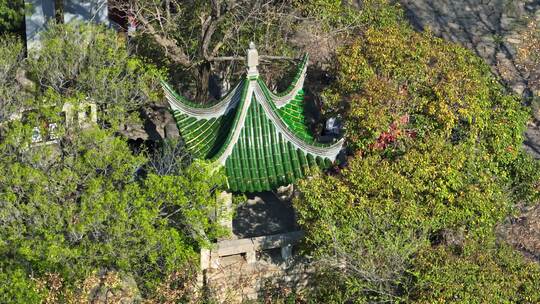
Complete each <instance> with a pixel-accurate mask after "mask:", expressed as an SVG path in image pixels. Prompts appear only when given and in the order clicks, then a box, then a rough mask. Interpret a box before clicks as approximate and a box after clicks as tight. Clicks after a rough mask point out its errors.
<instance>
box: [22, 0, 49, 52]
mask: <svg viewBox="0 0 540 304" xmlns="http://www.w3.org/2000/svg"><path fill="white" fill-rule="evenodd" d="M54 1H55V0H25V1H24V2H25V5H26V6H28V7H30V9H29V10H28V11H27V12H26V15H25V22H26V46H27V48H28V49H32V48H35V47H39V37H40V33H41V32H43V31H44V30H45V28H46V26H47V22H48V21H49V20H50V19H54V18H55V11H54Z"/></svg>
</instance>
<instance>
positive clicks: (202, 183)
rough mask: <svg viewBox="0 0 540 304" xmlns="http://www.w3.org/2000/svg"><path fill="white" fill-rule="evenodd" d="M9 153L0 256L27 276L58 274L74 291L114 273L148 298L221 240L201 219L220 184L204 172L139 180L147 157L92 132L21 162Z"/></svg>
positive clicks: (215, 174)
mask: <svg viewBox="0 0 540 304" xmlns="http://www.w3.org/2000/svg"><path fill="white" fill-rule="evenodd" d="M7 145H9V142H8V143H3V144H2V146H1V147H0V148H3V149H6V150H3V152H6V151H10V152H11V153H10V154H9V155H6V154H5V153H3V157H4V159H3V161H2V166H1V167H0V172H1V174H0V175H1V176H2V178H0V185H1V186H0V202H1V206H2V208H1V209H0V219H1V223H2V225H1V226H0V240H2V241H0V255H2V256H9V257H11V260H13V261H16V262H17V263H18V265H20V267H23V268H24V269H26V270H27V271H28V273H30V272H34V273H36V274H43V273H47V272H57V273H60V274H61V275H62V276H63V277H65V278H67V279H69V282H74V280H75V279H81V278H84V276H85V275H89V274H90V273H91V272H92V271H93V270H95V269H117V270H124V271H129V272H130V273H132V274H134V275H135V277H136V279H137V281H138V282H139V287H140V288H141V287H144V288H143V289H144V290H151V289H152V288H153V287H155V286H156V284H157V282H159V281H160V278H163V277H164V276H165V275H167V274H169V273H171V272H172V271H175V270H178V269H180V268H184V267H186V266H187V265H189V263H191V261H192V260H193V259H194V258H195V256H196V254H195V251H194V248H197V247H198V246H205V245H207V244H208V239H211V238H213V237H216V236H219V235H220V230H219V228H218V225H217V224H216V223H215V222H214V221H211V220H210V219H209V214H210V213H211V212H212V211H214V210H215V209H216V208H218V207H219V206H218V203H219V202H218V201H217V199H216V197H215V192H214V191H213V190H214V189H215V188H216V187H220V186H221V185H223V179H224V177H223V174H222V173H221V172H219V171H213V170H211V169H210V168H209V166H208V165H205V164H201V163H195V164H193V165H192V166H190V167H188V168H186V169H185V171H184V174H182V175H177V176H158V175H154V174H150V175H149V176H148V177H147V178H146V179H145V180H142V181H139V180H138V178H137V171H138V170H140V168H141V167H142V166H144V164H145V163H146V158H145V157H143V156H136V155H133V154H132V153H131V151H130V150H129V148H128V146H127V144H126V142H125V141H124V140H123V139H121V138H118V137H113V136H111V134H110V133H109V132H107V131H103V130H99V129H93V130H86V131H82V132H81V133H78V134H77V136H75V137H72V138H71V140H68V139H67V138H66V139H65V141H63V143H62V147H61V148H60V150H57V148H55V147H54V146H49V147H46V146H45V147H35V148H29V149H22V150H19V151H18V152H19V153H18V154H19V156H20V157H22V158H23V161H21V160H17V158H18V157H17V154H14V153H13V151H12V149H9V148H8V147H7ZM11 148H13V147H11ZM59 157H61V160H62V161H61V162H59V161H58V158H59Z"/></svg>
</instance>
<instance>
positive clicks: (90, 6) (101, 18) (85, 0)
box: [64, 0, 110, 25]
mask: <svg viewBox="0 0 540 304" xmlns="http://www.w3.org/2000/svg"><path fill="white" fill-rule="evenodd" d="M71 21H86V22H95V23H103V24H105V25H109V24H110V23H109V9H108V6H107V0H64V22H65V23H68V22H71Z"/></svg>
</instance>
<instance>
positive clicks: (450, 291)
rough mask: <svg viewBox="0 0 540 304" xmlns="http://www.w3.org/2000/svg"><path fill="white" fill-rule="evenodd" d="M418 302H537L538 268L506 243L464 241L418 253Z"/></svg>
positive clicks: (538, 295)
mask: <svg viewBox="0 0 540 304" xmlns="http://www.w3.org/2000/svg"><path fill="white" fill-rule="evenodd" d="M415 268H416V269H417V270H416V271H417V272H418V273H417V274H416V275H417V276H418V277H419V278H420V280H419V281H418V282H417V288H418V289H417V290H415V291H414V292H413V293H412V298H413V299H414V301H415V302H417V303H426V304H427V303H430V304H431V303H538V302H539V301H540V293H539V292H538V283H539V282H540V267H539V265H538V264H537V263H535V262H532V261H526V260H524V259H523V256H522V255H521V254H520V253H518V252H516V251H515V250H514V249H512V248H509V247H507V246H502V247H494V246H490V245H487V246H486V244H474V243H473V244H467V245H466V246H465V248H464V249H463V252H462V253H459V254H456V253H455V252H453V251H452V250H451V249H449V248H446V247H437V248H434V249H432V250H426V251H422V252H420V253H419V255H418V257H417V258H416V259H415Z"/></svg>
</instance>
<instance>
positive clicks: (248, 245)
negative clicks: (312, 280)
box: [201, 231, 304, 270]
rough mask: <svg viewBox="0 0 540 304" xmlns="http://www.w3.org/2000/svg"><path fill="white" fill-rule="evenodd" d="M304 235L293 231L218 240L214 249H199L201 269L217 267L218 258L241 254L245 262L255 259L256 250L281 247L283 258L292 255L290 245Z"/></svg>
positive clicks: (251, 261) (253, 261) (286, 258)
mask: <svg viewBox="0 0 540 304" xmlns="http://www.w3.org/2000/svg"><path fill="white" fill-rule="evenodd" d="M303 237H304V232H303V231H293V232H287V233H280V234H274V235H266V236H259V237H252V238H245V239H237V240H224V241H219V242H218V243H217V244H216V246H215V248H214V249H202V250H201V269H202V270H205V269H208V268H219V258H220V257H224V256H230V255H237V254H242V255H244V256H245V259H246V262H247V263H255V262H256V261H257V251H261V250H268V249H275V248H281V256H282V258H283V259H284V260H288V259H290V258H291V257H292V246H293V245H294V244H297V243H298V242H299V241H300V240H301V239H302V238H303Z"/></svg>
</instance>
